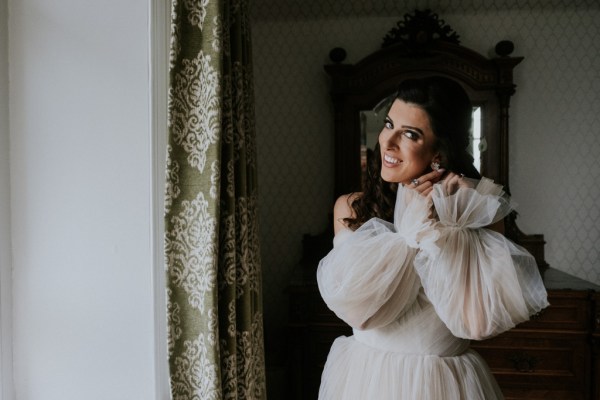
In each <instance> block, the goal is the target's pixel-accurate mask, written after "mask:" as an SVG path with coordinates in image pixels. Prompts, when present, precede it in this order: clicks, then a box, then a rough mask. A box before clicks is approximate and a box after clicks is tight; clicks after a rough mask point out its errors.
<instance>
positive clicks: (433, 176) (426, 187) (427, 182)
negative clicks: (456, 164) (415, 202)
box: [408, 168, 446, 197]
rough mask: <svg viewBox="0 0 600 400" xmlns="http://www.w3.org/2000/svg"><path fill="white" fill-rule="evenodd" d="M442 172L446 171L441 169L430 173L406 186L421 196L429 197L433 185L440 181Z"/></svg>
mask: <svg viewBox="0 0 600 400" xmlns="http://www.w3.org/2000/svg"><path fill="white" fill-rule="evenodd" d="M444 172H446V170H445V169H443V168H440V169H438V170H436V171H431V172H429V173H427V174H425V175H422V176H420V177H419V178H415V179H413V180H412V181H411V183H410V184H409V185H408V186H409V187H410V188H412V189H414V190H416V191H417V192H419V193H420V194H421V195H422V196H425V197H430V195H431V191H432V190H433V184H434V183H437V182H439V180H440V179H442V176H443V175H444Z"/></svg>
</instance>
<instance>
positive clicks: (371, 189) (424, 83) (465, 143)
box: [344, 76, 481, 229]
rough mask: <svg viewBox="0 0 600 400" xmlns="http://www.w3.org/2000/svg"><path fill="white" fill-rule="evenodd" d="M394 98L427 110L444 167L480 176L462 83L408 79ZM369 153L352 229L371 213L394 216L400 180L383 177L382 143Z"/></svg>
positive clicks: (350, 223) (468, 103)
mask: <svg viewBox="0 0 600 400" xmlns="http://www.w3.org/2000/svg"><path fill="white" fill-rule="evenodd" d="M395 98H396V99H399V100H403V101H405V102H407V103H411V104H415V105H417V106H419V107H420V108H421V109H422V110H423V111H425V113H426V114H427V116H428V117H429V123H430V125H431V128H432V130H433V134H434V135H435V137H436V144H435V146H436V148H435V151H436V152H439V153H440V156H441V159H442V161H441V165H442V167H443V168H445V169H446V170H447V171H452V172H455V173H460V174H463V175H465V176H467V177H469V178H475V179H479V178H481V176H480V175H479V172H478V171H477V169H476V168H475V166H474V165H473V156H471V154H469V152H468V147H469V142H470V132H471V120H472V112H473V107H472V105H471V101H470V100H469V96H468V95H467V93H466V92H465V90H464V89H463V88H462V86H460V84H458V83H457V82H455V81H453V80H452V79H449V78H445V77H441V76H432V77H428V78H422V79H408V80H405V81H403V82H402V83H401V84H400V86H399V87H398V92H397V93H396V97H395ZM369 156H370V157H368V158H367V168H366V173H365V176H364V180H363V192H362V194H361V195H360V196H358V197H356V198H355V200H354V201H353V202H352V204H351V206H352V209H353V210H354V214H355V218H345V219H344V221H345V222H346V223H347V224H348V226H349V227H350V228H351V229H357V228H358V227H359V226H361V225H362V224H363V223H365V222H366V221H367V220H369V219H370V218H372V217H378V218H381V219H384V220H386V221H390V222H391V221H392V220H393V217H394V205H395V202H396V191H397V188H398V184H397V183H392V182H385V181H384V180H383V179H381V152H380V150H379V144H377V145H376V146H375V149H374V151H373V152H372V153H370V154H369ZM424 172H427V171H424Z"/></svg>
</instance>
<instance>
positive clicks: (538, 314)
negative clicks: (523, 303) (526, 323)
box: [529, 309, 546, 321]
mask: <svg viewBox="0 0 600 400" xmlns="http://www.w3.org/2000/svg"><path fill="white" fill-rule="evenodd" d="M545 313H546V309H543V310H541V311H539V312H536V313H535V314H533V315H532V316H530V317H529V319H530V320H532V321H537V320H538V319H540V318H542V316H543V315H544V314H545Z"/></svg>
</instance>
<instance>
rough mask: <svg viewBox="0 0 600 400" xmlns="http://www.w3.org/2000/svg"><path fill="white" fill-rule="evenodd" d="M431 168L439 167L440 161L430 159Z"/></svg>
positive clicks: (436, 168) (435, 169)
mask: <svg viewBox="0 0 600 400" xmlns="http://www.w3.org/2000/svg"><path fill="white" fill-rule="evenodd" d="M431 169H432V170H434V171H437V170H438V169H440V163H439V162H436V161H432V162H431Z"/></svg>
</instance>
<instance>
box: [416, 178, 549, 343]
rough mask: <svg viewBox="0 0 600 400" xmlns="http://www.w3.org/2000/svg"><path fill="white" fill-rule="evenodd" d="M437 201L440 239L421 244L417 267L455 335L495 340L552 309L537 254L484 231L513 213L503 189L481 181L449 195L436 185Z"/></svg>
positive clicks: (440, 312)
mask: <svg viewBox="0 0 600 400" xmlns="http://www.w3.org/2000/svg"><path fill="white" fill-rule="evenodd" d="M432 199H433V203H434V205H435V210H436V213H437V215H438V218H439V222H438V223H436V226H435V230H436V231H437V232H438V234H439V235H438V237H437V238H435V239H432V240H429V238H427V239H425V240H424V241H423V242H422V243H421V246H422V251H420V252H419V255H418V256H417V257H416V259H415V262H414V267H415V269H416V271H417V273H418V274H419V276H420V277H421V283H422V285H423V287H424V289H425V293H426V294H427V297H428V298H429V300H430V301H431V302H432V303H433V304H434V306H435V309H436V311H437V313H438V315H439V316H440V318H441V319H442V320H443V321H444V322H445V324H446V326H448V328H449V329H450V330H451V331H452V333H453V334H454V335H455V336H458V337H462V338H469V339H485V338H488V337H491V336H495V335H497V334H499V333H502V332H504V331H506V330H508V329H510V328H512V327H514V326H515V325H516V324H518V323H521V322H523V321H526V320H527V319H529V316H530V315H532V314H535V313H537V312H538V311H540V310H541V309H542V308H544V307H546V306H548V302H547V299H546V289H545V288H544V285H543V282H542V279H541V277H540V274H539V272H538V269H537V264H536V262H535V259H534V258H533V256H531V255H530V254H529V253H528V252H527V251H526V250H525V249H523V248H521V247H519V246H517V245H515V244H514V243H512V242H510V241H509V240H508V239H506V237H504V235H502V234H500V233H498V232H494V231H491V230H489V229H484V227H485V226H487V225H490V224H492V223H494V222H496V221H498V220H499V219H501V218H504V217H505V216H506V215H507V214H508V213H509V212H510V211H511V207H510V204H509V202H508V201H507V200H506V199H505V198H504V197H503V192H502V191H501V187H500V186H498V185H495V184H494V183H493V182H492V181H490V180H489V179H482V180H481V181H480V182H479V184H478V185H477V186H476V187H475V188H473V189H470V188H461V189H459V190H458V191H457V192H456V193H455V194H452V195H449V194H448V193H444V186H443V185H435V186H434V191H433V196H432ZM427 241H428V242H427ZM426 242H427V243H426Z"/></svg>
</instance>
